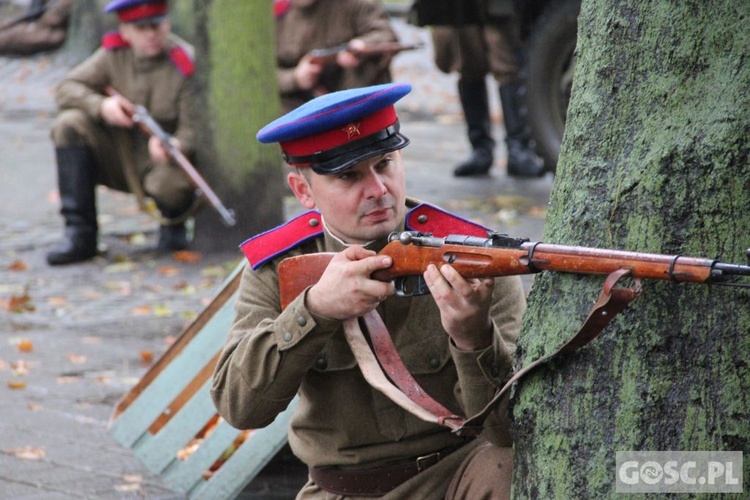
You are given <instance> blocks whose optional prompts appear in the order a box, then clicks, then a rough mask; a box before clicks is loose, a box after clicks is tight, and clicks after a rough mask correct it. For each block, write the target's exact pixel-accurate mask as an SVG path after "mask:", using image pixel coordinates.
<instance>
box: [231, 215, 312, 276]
mask: <svg viewBox="0 0 750 500" xmlns="http://www.w3.org/2000/svg"><path fill="white" fill-rule="evenodd" d="M321 234H323V224H322V221H321V219H320V212H317V211H315V210H311V211H309V212H305V213H304V214H302V215H299V216H297V217H295V218H294V219H292V220H290V221H289V222H287V223H286V224H283V225H281V226H279V227H276V228H274V229H271V230H269V231H266V232H265V233H261V234H259V235H257V236H253V237H252V238H250V239H249V240H247V241H245V242H244V243H243V244H242V245H240V248H241V249H242V253H244V254H245V257H247V260H248V262H250V265H251V266H252V268H253V269H258V268H259V267H260V266H262V265H263V264H265V263H266V262H268V261H269V260H271V259H273V258H274V257H277V256H279V255H281V254H283V253H284V252H288V251H289V250H291V249H292V248H294V247H296V246H299V245H300V244H302V243H304V242H305V241H307V240H309V239H312V238H316V237H318V236H320V235H321Z"/></svg>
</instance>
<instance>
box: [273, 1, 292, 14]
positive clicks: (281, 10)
mask: <svg viewBox="0 0 750 500" xmlns="http://www.w3.org/2000/svg"><path fill="white" fill-rule="evenodd" d="M291 6H292V2H290V1H289V0H274V2H273V16H274V17H275V18H279V17H281V16H283V15H284V14H286V13H287V11H288V10H289V8H290V7H291Z"/></svg>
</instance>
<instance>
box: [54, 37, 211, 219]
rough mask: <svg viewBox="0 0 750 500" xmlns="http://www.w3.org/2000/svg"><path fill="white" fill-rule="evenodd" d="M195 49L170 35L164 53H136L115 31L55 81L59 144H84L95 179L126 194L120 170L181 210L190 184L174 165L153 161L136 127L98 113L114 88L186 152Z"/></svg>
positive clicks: (191, 127)
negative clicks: (94, 163) (107, 91)
mask: <svg viewBox="0 0 750 500" xmlns="http://www.w3.org/2000/svg"><path fill="white" fill-rule="evenodd" d="M192 53H193V49H192V47H191V46H190V45H189V44H187V42H185V41H183V40H181V39H180V38H179V37H177V36H176V35H173V34H171V35H170V36H169V39H168V45H167V48H166V51H165V53H163V54H161V55H159V56H156V57H153V58H136V57H135V54H134V53H133V51H132V50H131V49H130V47H129V46H128V44H127V43H126V42H125V41H124V39H122V38H121V37H120V36H119V34H117V33H110V34H108V35H106V36H105V38H104V46H103V47H101V48H100V49H98V50H97V51H96V52H95V53H94V54H93V55H92V56H91V57H89V58H88V59H86V60H85V61H84V62H82V63H81V64H79V65H78V66H76V67H75V68H73V69H72V70H71V71H70V72H69V73H68V75H66V77H65V79H64V80H63V81H62V82H60V84H59V85H58V87H57V91H56V94H55V101H56V103H57V105H58V107H59V108H60V113H59V114H58V116H57V118H56V120H55V122H54V124H53V126H52V140H53V142H54V143H55V146H56V147H68V146H88V147H89V148H91V150H92V151H93V152H94V155H95V158H96V160H97V167H98V168H97V172H96V182H97V184H103V185H105V186H108V187H110V188H112V189H116V190H119V191H125V192H131V188H130V185H129V184H128V182H127V179H126V175H125V170H124V169H125V168H130V169H132V171H134V172H135V175H136V177H137V180H138V181H139V182H140V184H141V186H142V187H143V189H144V190H145V193H146V194H147V195H149V196H152V197H153V198H154V199H155V200H156V201H157V202H159V203H160V204H161V205H162V206H165V207H169V208H172V209H185V208H187V206H188V205H189V204H190V202H191V201H192V197H193V192H194V188H193V186H192V185H191V184H190V181H189V180H188V178H187V176H186V175H185V174H184V173H183V172H182V170H181V169H180V168H179V167H177V166H175V165H171V164H169V165H158V164H154V163H153V162H152V161H151V160H150V156H149V153H148V147H147V140H148V139H147V137H146V136H145V135H144V134H142V133H141V132H140V131H139V130H137V128H136V127H133V128H132V129H124V128H120V127H114V126H111V125H109V124H107V123H105V122H104V121H103V120H102V118H101V115H100V109H101V105H102V101H104V99H105V98H106V96H105V95H104V88H105V87H106V86H108V85H109V86H112V87H113V88H114V89H115V90H117V91H118V92H119V93H120V94H122V95H123V96H124V97H126V98H127V99H128V100H130V101H131V102H132V103H134V104H141V105H143V106H144V107H145V108H146V109H147V110H148V112H149V113H150V114H151V116H152V117H153V118H154V119H155V120H156V121H157V122H158V123H159V125H160V126H161V127H162V128H163V129H164V130H165V131H166V132H168V133H170V134H172V135H173V136H174V137H175V138H176V139H177V140H178V141H179V142H180V147H181V149H182V151H183V153H185V154H186V155H190V153H191V152H192V150H193V146H194V142H195V125H196V121H197V118H196V96H195V89H194V83H193V79H192V78H191V75H192V73H193V61H192Z"/></svg>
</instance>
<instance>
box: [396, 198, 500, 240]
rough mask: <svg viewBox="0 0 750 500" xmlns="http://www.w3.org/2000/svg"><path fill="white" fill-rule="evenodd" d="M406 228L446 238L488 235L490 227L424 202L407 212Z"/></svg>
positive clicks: (482, 236) (483, 236)
mask: <svg viewBox="0 0 750 500" xmlns="http://www.w3.org/2000/svg"><path fill="white" fill-rule="evenodd" d="M406 229H408V230H409V231H419V232H421V233H432V235H433V236H435V237H436V238H445V237H446V236H448V235H450V234H465V235H467V236H477V237H480V238H486V237H487V231H489V228H486V227H484V226H482V225H481V224H477V223H476V222H471V221H470V220H467V219H464V218H461V217H459V216H457V215H453V214H452V213H449V212H446V211H445V210H442V209H440V208H438V207H436V206H434V205H430V204H429V203H422V204H420V205H417V206H416V207H414V208H412V209H411V210H409V213H408V214H406Z"/></svg>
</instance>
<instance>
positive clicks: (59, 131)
mask: <svg viewBox="0 0 750 500" xmlns="http://www.w3.org/2000/svg"><path fill="white" fill-rule="evenodd" d="M51 135H52V142H53V143H54V144H55V147H56V148H64V147H71V146H88V147H89V148H91V150H92V151H93V153H94V157H95V159H96V183H97V184H101V185H104V186H107V187H109V188H111V189H115V190H117V191H123V192H126V193H132V192H133V190H132V189H131V187H130V185H129V184H128V181H127V178H126V174H125V169H126V168H131V169H132V170H133V171H134V176H133V177H134V179H135V180H136V181H137V182H138V183H139V184H140V189H141V190H142V192H143V193H145V195H146V196H149V197H151V198H153V199H154V201H155V202H156V203H157V205H159V206H160V207H164V208H167V209H170V210H185V209H187V208H188V207H189V206H190V204H191V203H192V201H193V197H194V191H195V188H194V187H193V186H192V184H191V183H190V181H189V179H188V177H187V176H186V175H185V173H184V172H183V171H182V170H181V169H180V168H179V167H177V166H175V165H172V164H158V163H154V162H152V161H151V160H150V158H149V154H148V143H147V140H146V137H145V136H144V135H143V134H141V133H140V132H139V131H137V130H135V129H122V128H118V127H112V126H109V125H107V124H105V123H103V122H101V121H95V120H92V119H91V118H89V117H88V116H87V115H86V114H85V113H84V112H83V111H81V110H77V109H67V110H64V111H62V112H60V114H59V115H58V116H57V118H56V119H55V121H54V123H53V124H52V131H51Z"/></svg>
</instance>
